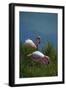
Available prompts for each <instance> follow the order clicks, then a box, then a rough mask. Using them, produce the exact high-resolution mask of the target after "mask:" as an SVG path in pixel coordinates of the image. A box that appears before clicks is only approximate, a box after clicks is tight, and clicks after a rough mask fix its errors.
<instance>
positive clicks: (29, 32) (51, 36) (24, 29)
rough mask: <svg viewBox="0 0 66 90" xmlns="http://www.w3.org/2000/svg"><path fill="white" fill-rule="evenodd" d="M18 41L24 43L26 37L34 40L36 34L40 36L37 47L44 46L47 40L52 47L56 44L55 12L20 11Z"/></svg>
mask: <svg viewBox="0 0 66 90" xmlns="http://www.w3.org/2000/svg"><path fill="white" fill-rule="evenodd" d="M19 15H20V17H19V25H20V42H22V43H24V42H25V40H26V39H28V38H29V39H32V40H33V41H35V38H36V37H37V36H40V37H41V44H40V47H39V48H42V47H44V45H45V44H46V42H47V41H50V42H51V43H52V44H53V46H54V47H56V45H57V18H58V16H57V14H53V13H36V12H20V14H19Z"/></svg>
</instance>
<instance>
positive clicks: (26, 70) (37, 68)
mask: <svg viewBox="0 0 66 90" xmlns="http://www.w3.org/2000/svg"><path fill="white" fill-rule="evenodd" d="M33 51H35V49H32V48H26V47H25V46H24V45H22V44H20V78H22V77H23V78H24V77H47V76H57V74H58V66H57V64H58V62H57V50H56V49H55V48H54V47H53V45H52V44H51V43H50V42H47V44H46V45H45V47H44V48H42V50H41V51H42V53H44V54H45V55H47V56H49V57H50V63H49V64H48V65H45V64H40V63H38V62H35V61H33V60H32V59H31V58H30V57H27V55H28V54H29V53H32V52H33Z"/></svg>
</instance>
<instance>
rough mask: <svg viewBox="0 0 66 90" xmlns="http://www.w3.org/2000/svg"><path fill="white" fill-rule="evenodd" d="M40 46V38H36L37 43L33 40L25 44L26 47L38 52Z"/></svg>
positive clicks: (28, 40) (26, 41)
mask: <svg viewBox="0 0 66 90" xmlns="http://www.w3.org/2000/svg"><path fill="white" fill-rule="evenodd" d="M39 44H40V36H38V37H36V40H35V42H33V40H31V39H27V40H25V43H24V45H25V46H26V47H30V48H34V49H37V50H38V45H39Z"/></svg>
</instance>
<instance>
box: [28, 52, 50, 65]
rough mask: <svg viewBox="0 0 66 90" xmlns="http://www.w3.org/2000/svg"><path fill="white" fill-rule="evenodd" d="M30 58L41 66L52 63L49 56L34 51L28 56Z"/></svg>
mask: <svg viewBox="0 0 66 90" xmlns="http://www.w3.org/2000/svg"><path fill="white" fill-rule="evenodd" d="M27 56H28V57H31V59H32V60H33V61H36V62H39V63H41V64H49V63H50V58H49V56H46V55H44V54H43V53H42V52H40V51H34V52H32V53H30V54H28V55H27Z"/></svg>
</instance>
